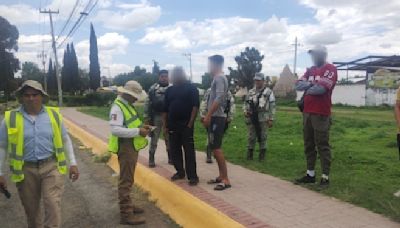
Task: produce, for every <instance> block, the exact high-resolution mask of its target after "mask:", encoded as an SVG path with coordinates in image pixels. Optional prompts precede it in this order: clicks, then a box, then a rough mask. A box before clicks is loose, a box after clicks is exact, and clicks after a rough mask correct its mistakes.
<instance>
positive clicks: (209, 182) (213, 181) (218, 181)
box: [207, 177, 222, 184]
mask: <svg viewBox="0 0 400 228" xmlns="http://www.w3.org/2000/svg"><path fill="white" fill-rule="evenodd" d="M221 182H222V180H221V179H218V177H217V178H215V179H211V180H209V181H207V184H219V183H221Z"/></svg>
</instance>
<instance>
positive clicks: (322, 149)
mask: <svg viewBox="0 0 400 228" xmlns="http://www.w3.org/2000/svg"><path fill="white" fill-rule="evenodd" d="M303 121H304V122H303V123H304V128H303V133H304V152H305V154H306V158H307V169H308V170H314V169H315V162H316V160H317V150H318V153H319V156H320V160H321V168H322V173H323V174H325V175H329V171H330V167H331V146H330V145H329V129H330V126H331V118H330V116H322V115H315V114H310V113H304V114H303Z"/></svg>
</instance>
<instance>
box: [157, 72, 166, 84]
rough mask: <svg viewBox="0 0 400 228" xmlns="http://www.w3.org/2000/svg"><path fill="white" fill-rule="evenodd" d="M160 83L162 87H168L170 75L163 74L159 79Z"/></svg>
mask: <svg viewBox="0 0 400 228" xmlns="http://www.w3.org/2000/svg"><path fill="white" fill-rule="evenodd" d="M158 82H159V83H160V84H162V85H168V83H169V79H168V73H162V74H160V76H159V77H158Z"/></svg>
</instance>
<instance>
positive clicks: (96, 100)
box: [50, 92, 117, 107]
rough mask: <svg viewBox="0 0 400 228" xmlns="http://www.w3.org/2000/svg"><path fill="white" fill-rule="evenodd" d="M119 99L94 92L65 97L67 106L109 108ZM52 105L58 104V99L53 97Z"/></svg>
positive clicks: (107, 94)
mask: <svg viewBox="0 0 400 228" xmlns="http://www.w3.org/2000/svg"><path fill="white" fill-rule="evenodd" d="M116 97H117V95H116V94H114V93H111V92H109V93H105V92H93V93H89V94H86V95H64V96H63V104H64V105H65V106H73V107H77V106H109V105H111V104H112V102H113V101H114V100H115V98H116ZM50 103H57V97H51V98H50Z"/></svg>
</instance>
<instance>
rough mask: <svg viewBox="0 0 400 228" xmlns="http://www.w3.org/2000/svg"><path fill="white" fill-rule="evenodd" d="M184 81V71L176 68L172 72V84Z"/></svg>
mask: <svg viewBox="0 0 400 228" xmlns="http://www.w3.org/2000/svg"><path fill="white" fill-rule="evenodd" d="M185 81H186V76H185V73H184V72H182V71H180V70H177V71H175V72H173V73H172V83H173V84H181V83H183V82H185Z"/></svg>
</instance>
